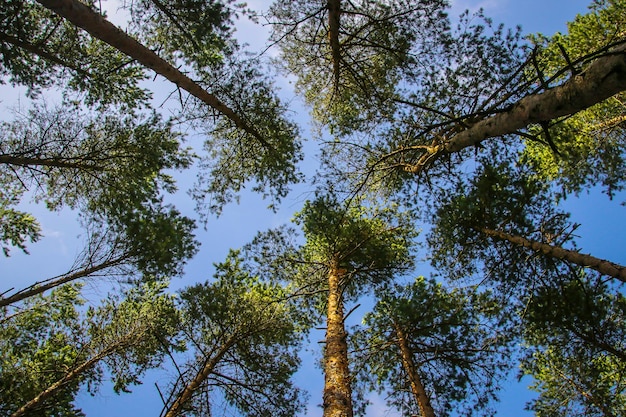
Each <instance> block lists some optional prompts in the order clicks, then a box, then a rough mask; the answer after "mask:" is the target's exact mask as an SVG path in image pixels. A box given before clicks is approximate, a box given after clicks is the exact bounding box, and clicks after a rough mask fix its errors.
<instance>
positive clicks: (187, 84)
mask: <svg viewBox="0 0 626 417" xmlns="http://www.w3.org/2000/svg"><path fill="white" fill-rule="evenodd" d="M37 2H39V3H40V4H42V5H43V6H44V7H46V8H48V9H50V10H52V11H53V12H55V13H57V14H58V15H59V16H62V17H64V18H65V19H67V20H69V21H70V22H72V23H73V24H74V25H76V26H77V27H80V28H82V29H84V30H86V31H87V32H89V33H90V34H91V35H92V36H93V37H95V38H97V39H100V40H101V41H103V42H105V43H107V44H109V45H111V46H112V47H114V48H116V49H117V50H119V51H120V52H123V53H125V54H126V55H128V56H129V57H131V58H133V59H134V60H136V61H137V62H139V63H140V64H142V65H144V66H145V67H147V68H150V69H151V70H153V71H154V72H156V73H157V74H159V75H161V76H163V77H165V78H167V79H168V80H169V81H171V82H173V83H174V84H176V85H177V86H178V87H180V88H182V89H183V90H185V91H187V92H189V93H190V94H191V95H193V96H195V97H196V98H198V99H200V100H202V102H204V103H205V104H207V105H208V106H210V107H211V108H213V109H215V110H217V111H218V112H219V113H221V114H223V115H224V116H226V117H227V118H228V119H230V120H231V121H232V122H233V123H235V125H236V126H237V127H238V128H240V129H242V130H244V131H245V132H247V133H249V134H251V135H252V136H254V137H255V138H256V139H257V140H258V141H259V142H260V143H261V145H263V146H264V147H265V148H267V149H269V150H270V151H271V152H276V151H275V149H274V148H273V147H272V146H271V145H270V144H269V143H268V142H267V141H266V140H265V139H264V138H263V137H262V136H261V135H260V133H259V132H258V131H257V130H256V129H255V128H254V127H252V126H250V125H248V123H246V122H245V121H244V120H243V119H242V118H241V117H240V116H239V115H238V114H236V113H235V112H234V111H233V110H232V109H231V108H230V107H228V106H226V105H225V104H224V103H222V102H221V101H220V100H219V99H218V98H217V97H215V96H214V95H213V94H211V93H209V92H207V91H206V90H205V89H203V88H202V87H201V86H200V85H198V84H197V83H196V82H194V81H193V80H192V79H191V78H189V77H187V76H186V75H185V74H183V73H182V72H180V71H179V70H178V69H177V68H175V67H173V66H172V65H171V64H170V63H168V62H167V61H165V60H164V59H162V58H161V57H159V56H158V55H157V54H155V53H154V52H152V51H151V50H150V49H148V48H146V47H145V46H144V45H142V44H141V43H139V42H138V41H137V40H136V39H134V38H132V37H131V36H128V35H127V34H126V33H125V32H124V31H122V30H121V29H120V28H118V27H117V26H115V25H114V24H112V23H111V22H109V21H108V20H106V19H105V18H104V17H103V16H102V15H100V14H99V13H96V12H95V11H93V10H92V9H90V8H89V7H88V6H86V5H85V4H83V3H81V2H80V1H79V0H37Z"/></svg>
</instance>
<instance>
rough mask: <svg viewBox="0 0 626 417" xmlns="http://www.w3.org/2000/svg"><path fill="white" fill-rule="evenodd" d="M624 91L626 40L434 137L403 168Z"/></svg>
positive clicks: (415, 168) (416, 168) (414, 169)
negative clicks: (557, 81) (549, 84)
mask: <svg viewBox="0 0 626 417" xmlns="http://www.w3.org/2000/svg"><path fill="white" fill-rule="evenodd" d="M624 90H626V43H624V44H621V45H619V46H617V47H615V48H613V49H611V50H609V51H608V52H607V54H606V55H604V56H602V57H600V58H598V59H596V60H595V61H594V62H593V63H591V64H590V65H589V66H588V67H587V68H586V69H585V71H583V72H581V73H579V74H576V75H574V76H573V77H571V78H570V79H569V80H567V81H566V82H565V83H563V84H562V85H560V86H558V87H554V88H552V89H549V90H548V91H545V92H543V93H540V94H533V95H530V96H527V97H524V98H523V99H521V100H520V101H519V102H517V103H516V104H514V105H513V106H511V108H509V109H506V110H504V111H502V112H500V113H498V114H496V115H494V116H491V117H488V118H486V119H483V120H481V121H479V122H477V123H475V124H473V125H472V126H470V127H469V128H467V129H465V130H463V131H461V132H459V133H457V134H456V135H454V136H452V137H451V138H449V140H447V141H441V140H436V141H435V142H433V145H432V146H430V147H428V148H427V149H426V151H425V153H424V154H423V155H422V156H421V157H420V159H419V160H418V161H417V163H415V164H412V165H409V166H405V167H404V170H405V171H407V172H411V173H414V174H418V173H420V172H422V171H424V170H426V169H427V168H428V167H429V166H430V165H431V164H432V163H433V162H434V161H435V160H436V159H437V158H438V157H439V156H441V155H443V154H446V153H453V152H458V151H461V150H462V149H465V148H467V147H470V146H475V145H478V144H479V143H480V142H481V141H483V140H485V139H489V138H494V137H498V136H503V135H508V134H514V133H515V132H517V131H519V130H520V129H523V128H525V127H527V126H528V125H530V124H533V123H540V122H547V121H550V120H554V119H556V118H558V117H562V116H567V115H572V114H575V113H577V112H579V111H581V110H585V109H587V108H589V107H591V106H593V105H594V104H597V103H600V102H602V101H603V100H606V99H607V98H609V97H612V96H614V95H615V94H618V93H620V92H622V91H624Z"/></svg>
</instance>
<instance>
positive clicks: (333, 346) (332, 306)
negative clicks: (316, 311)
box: [324, 259, 353, 417]
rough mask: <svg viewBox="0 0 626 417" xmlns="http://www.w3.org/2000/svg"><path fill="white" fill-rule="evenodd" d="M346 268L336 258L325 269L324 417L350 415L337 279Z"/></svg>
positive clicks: (339, 278)
mask: <svg viewBox="0 0 626 417" xmlns="http://www.w3.org/2000/svg"><path fill="white" fill-rule="evenodd" d="M345 273H346V270H345V269H340V268H339V265H338V262H337V260H336V259H335V260H333V261H332V262H331V266H330V269H329V271H328V313H327V319H326V320H327V325H326V349H325V352H324V417H352V415H353V411H352V389H351V386H350V369H349V368H348V343H347V341H346V336H347V334H346V330H345V326H344V321H343V319H344V317H343V295H342V290H343V288H342V286H341V279H342V278H343V276H344V275H345Z"/></svg>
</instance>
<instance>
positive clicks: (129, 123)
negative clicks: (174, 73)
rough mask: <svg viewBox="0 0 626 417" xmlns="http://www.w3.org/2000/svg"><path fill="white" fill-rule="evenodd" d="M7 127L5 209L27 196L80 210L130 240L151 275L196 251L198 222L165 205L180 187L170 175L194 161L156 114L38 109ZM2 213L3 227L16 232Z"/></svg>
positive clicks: (0, 172)
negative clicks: (166, 198) (10, 193)
mask: <svg viewBox="0 0 626 417" xmlns="http://www.w3.org/2000/svg"><path fill="white" fill-rule="evenodd" d="M2 127H3V133H2V135H1V136H2V141H1V142H0V161H1V162H2V165H1V166H0V183H2V184H3V186H5V187H7V189H12V190H15V191H14V192H13V198H12V199H11V200H8V201H7V200H6V199H3V205H5V206H7V207H9V208H10V206H11V205H13V204H17V203H18V202H19V201H20V199H21V197H23V196H25V195H27V196H29V197H32V198H33V199H34V200H35V201H43V202H45V203H46V205H47V206H48V208H50V209H53V210H56V209H60V208H61V207H63V206H67V207H70V208H73V209H78V210H79V211H80V212H81V215H82V216H83V219H84V221H85V222H86V223H94V222H95V223H97V224H102V223H105V224H108V225H109V226H110V229H111V231H112V232H116V233H118V234H120V235H121V236H125V237H126V239H127V240H128V245H129V247H130V250H131V252H132V254H133V256H135V257H136V259H137V263H138V266H139V268H140V269H142V270H143V271H144V272H145V273H147V274H166V275H167V274H172V273H176V272H177V271H179V268H180V266H181V263H182V262H183V261H184V260H185V259H187V258H189V257H190V256H191V255H193V253H195V250H196V246H197V243H196V242H195V241H194V240H193V234H192V230H193V228H194V222H193V221H192V220H191V219H189V218H186V217H183V216H181V215H180V213H179V212H178V211H176V210H175V209H174V208H172V207H170V206H167V205H164V204H163V203H162V194H163V193H164V192H169V193H171V192H174V191H175V189H176V187H175V184H174V180H173V178H172V177H171V176H170V175H169V174H167V173H166V170H174V169H178V170H179V169H183V168H187V167H189V166H190V164H191V161H192V158H193V155H192V154H191V153H190V152H189V150H188V149H182V148H181V146H180V138H179V135H177V134H176V133H174V132H172V130H171V126H170V125H169V124H168V123H164V122H162V121H161V120H160V119H159V117H157V116H156V115H151V116H150V117H147V118H145V119H144V120H142V119H141V118H138V117H135V116H132V115H131V116H122V115H120V114H116V113H114V112H105V113H96V114H93V115H92V114H89V113H87V114H83V113H81V112H78V111H76V110H75V109H72V108H69V109H67V108H57V109H52V110H49V109H47V108H46V107H45V106H42V107H39V106H37V107H35V108H33V109H32V110H31V111H30V112H29V113H28V114H26V115H22V116H19V117H18V118H17V119H16V120H14V121H13V122H11V123H6V122H5V123H3V125H2ZM26 192H28V194H24V193H26ZM3 197H4V196H3ZM3 213H7V218H6V220H5V218H4V217H3V221H2V224H3V229H4V227H7V228H8V227H13V228H15V227H16V226H15V224H18V223H15V222H13V223H10V222H9V220H10V219H9V218H8V213H10V212H8V211H6V209H5V211H3ZM13 220H16V219H15V218H13ZM11 224H14V226H10V225H11ZM4 225H7V226H4ZM7 230H9V229H7Z"/></svg>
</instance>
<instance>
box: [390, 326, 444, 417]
mask: <svg viewBox="0 0 626 417" xmlns="http://www.w3.org/2000/svg"><path fill="white" fill-rule="evenodd" d="M393 327H394V330H395V332H396V337H397V343H398V347H399V348H400V354H401V356H402V366H403V367H404V370H405V371H406V374H407V376H408V378H409V382H410V383H411V392H412V393H413V397H415V401H416V402H417V405H418V406H419V409H420V413H421V415H422V417H435V411H434V410H433V408H432V407H431V405H430V398H428V395H427V394H426V390H425V389H424V384H422V380H421V379H420V376H419V373H418V369H417V367H416V366H415V363H414V362H413V354H412V352H411V349H410V348H409V344H408V342H407V340H406V336H405V334H404V331H402V329H401V328H400V326H399V325H398V324H397V323H394V326H393Z"/></svg>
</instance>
